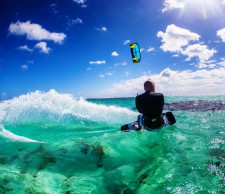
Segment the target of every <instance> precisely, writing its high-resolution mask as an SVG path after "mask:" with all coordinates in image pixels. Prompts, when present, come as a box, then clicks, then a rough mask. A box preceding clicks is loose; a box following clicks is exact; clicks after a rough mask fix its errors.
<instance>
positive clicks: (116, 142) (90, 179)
mask: <svg viewBox="0 0 225 194" xmlns="http://www.w3.org/2000/svg"><path fill="white" fill-rule="evenodd" d="M165 99H166V102H177V101H184V100H185V101H186V100H199V99H203V100H211V101H222V100H223V101H224V96H198V97H166V98H165ZM134 103H135V101H134V98H124V99H93V100H84V99H78V100H77V99H75V98H73V97H72V96H71V95H68V94H60V93H57V92H56V91H54V90H51V91H49V92H47V93H42V92H35V93H30V94H26V95H23V96H20V97H18V98H14V99H11V100H6V101H3V102H1V103H0V193H95V194H96V193H223V192H225V176H224V173H225V168H224V163H225V161H224V160H225V122H224V121H225V119H224V118H225V113H224V111H205V112H199V111H198V112H194V111H174V112H173V113H174V115H175V117H176V119H177V123H176V124H175V125H173V126H170V127H166V128H164V129H162V130H161V131H160V132H148V131H140V132H129V133H122V132H120V126H121V125H123V124H126V123H129V122H132V121H134V120H136V117H137V115H138V113H137V111H136V109H135V105H134Z"/></svg>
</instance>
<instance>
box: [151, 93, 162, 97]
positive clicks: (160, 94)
mask: <svg viewBox="0 0 225 194" xmlns="http://www.w3.org/2000/svg"><path fill="white" fill-rule="evenodd" d="M150 94H151V95H153V96H164V95H163V94H162V93H150Z"/></svg>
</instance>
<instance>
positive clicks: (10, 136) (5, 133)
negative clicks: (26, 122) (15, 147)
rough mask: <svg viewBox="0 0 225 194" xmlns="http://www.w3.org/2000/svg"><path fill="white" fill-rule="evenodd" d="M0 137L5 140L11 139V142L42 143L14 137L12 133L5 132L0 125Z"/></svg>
mask: <svg viewBox="0 0 225 194" xmlns="http://www.w3.org/2000/svg"><path fill="white" fill-rule="evenodd" d="M0 136H2V137H4V138H7V139H11V140H13V141H22V142H35V143H42V142H38V141H36V140H33V139H29V138H26V137H23V136H18V135H15V134H14V133H12V132H10V131H8V130H6V129H5V128H4V127H3V126H1V125H0Z"/></svg>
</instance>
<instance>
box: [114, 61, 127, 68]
mask: <svg viewBox="0 0 225 194" xmlns="http://www.w3.org/2000/svg"><path fill="white" fill-rule="evenodd" d="M120 65H122V66H126V65H127V62H126V61H124V62H122V63H116V64H114V66H115V67H116V66H120Z"/></svg>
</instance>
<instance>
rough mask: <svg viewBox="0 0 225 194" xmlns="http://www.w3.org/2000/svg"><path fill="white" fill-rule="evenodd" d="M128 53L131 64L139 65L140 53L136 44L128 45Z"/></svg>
mask: <svg viewBox="0 0 225 194" xmlns="http://www.w3.org/2000/svg"><path fill="white" fill-rule="evenodd" d="M130 51H131V55H132V59H133V63H139V62H140V60H141V51H140V48H139V46H138V44H137V43H131V44H130Z"/></svg>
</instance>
